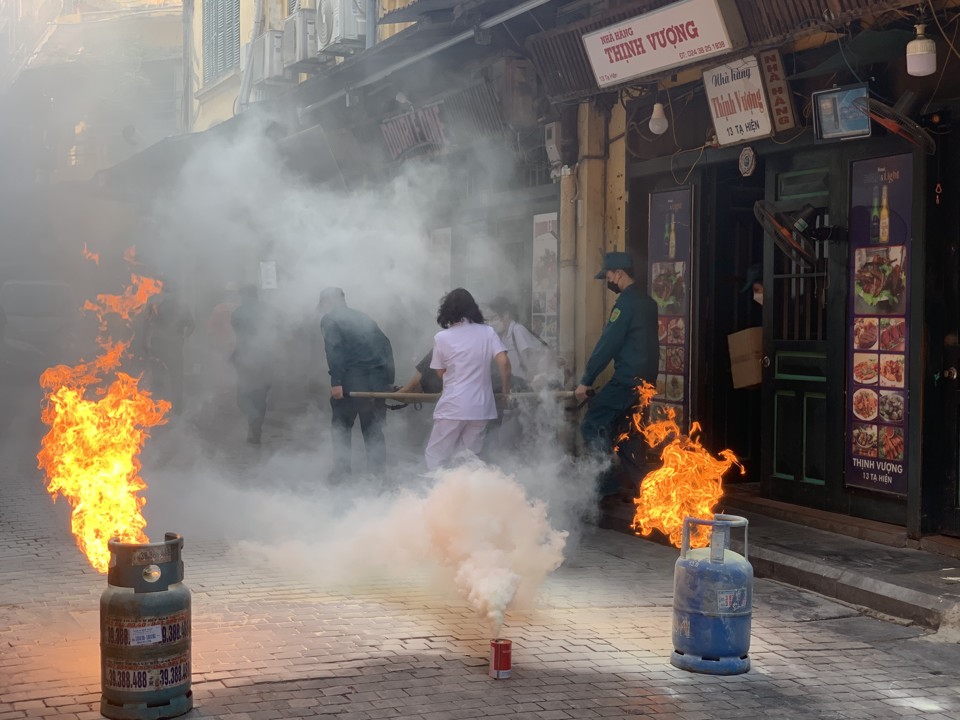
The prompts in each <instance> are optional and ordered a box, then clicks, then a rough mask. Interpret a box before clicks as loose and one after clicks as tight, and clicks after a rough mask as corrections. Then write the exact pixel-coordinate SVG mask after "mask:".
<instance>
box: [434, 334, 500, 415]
mask: <svg viewBox="0 0 960 720" xmlns="http://www.w3.org/2000/svg"><path fill="white" fill-rule="evenodd" d="M505 351H506V348H505V347H504V346H503V342H502V341H501V340H500V338H499V336H498V335H497V333H496V331H495V330H494V329H493V328H492V327H490V326H489V325H483V324H476V323H472V322H468V321H466V320H463V321H461V322H458V323H456V324H455V325H451V326H450V327H449V328H447V329H446V330H441V331H440V332H438V333H437V334H436V335H435V336H434V338H433V359H432V360H431V361H430V367H431V368H433V369H434V370H443V371H444V373H443V394H442V395H441V396H440V399H439V400H438V401H437V407H436V409H435V410H434V411H433V417H435V418H437V419H441V420H493V419H495V418H496V417H497V404H496V401H495V400H494V398H493V384H492V382H491V379H490V362H491V361H492V360H493V358H494V357H496V356H497V355H498V354H500V353H502V352H505Z"/></svg>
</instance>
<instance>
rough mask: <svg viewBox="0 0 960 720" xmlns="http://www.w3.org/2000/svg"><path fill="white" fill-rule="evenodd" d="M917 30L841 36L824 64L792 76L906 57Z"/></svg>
mask: <svg viewBox="0 0 960 720" xmlns="http://www.w3.org/2000/svg"><path fill="white" fill-rule="evenodd" d="M914 37H915V34H914V33H913V32H912V31H910V30H898V29H896V28H893V29H890V30H864V31H863V32H862V33H860V34H859V35H855V36H854V37H852V38H850V39H849V40H846V39H843V38H840V39H839V40H838V41H837V43H835V45H834V47H835V48H836V50H837V52H836V53H834V54H833V55H831V56H830V57H829V58H827V59H826V60H824V61H823V62H821V63H820V64H818V65H816V66H814V67H812V68H810V69H809V70H804V71H803V72H799V73H796V74H795V75H791V76H790V77H789V78H788V79H790V80H802V79H803V78H809V77H817V76H819V75H830V74H832V73H837V72H843V71H845V70H849V69H851V68H857V67H864V66H866V65H873V64H875V63H884V64H886V63H889V62H890V61H891V60H894V59H896V58H902V57H903V53H904V49H905V48H906V47H907V43H908V42H910V41H911V40H913V38H914Z"/></svg>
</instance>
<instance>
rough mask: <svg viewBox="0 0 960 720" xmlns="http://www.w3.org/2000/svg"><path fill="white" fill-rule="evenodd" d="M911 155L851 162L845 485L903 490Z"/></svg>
mask: <svg viewBox="0 0 960 720" xmlns="http://www.w3.org/2000/svg"><path fill="white" fill-rule="evenodd" d="M912 168H913V156H912V155H894V156H890V157H882V158H872V159H870V160H860V161H858V162H855V163H853V172H852V178H851V193H850V198H851V199H850V202H851V208H850V293H851V294H852V297H851V298H850V301H849V302H848V306H849V308H850V316H849V327H848V334H847V348H848V353H847V355H848V357H847V360H848V368H849V370H848V377H847V412H846V418H847V452H846V464H847V468H846V469H847V472H846V484H847V485H848V486H850V487H859V488H866V489H869V490H878V491H881V492H887V493H894V494H897V495H905V494H906V492H907V470H906V468H907V450H908V448H907V425H906V423H907V417H908V412H907V408H908V405H909V401H910V391H909V388H908V387H907V384H906V378H907V369H908V368H907V363H908V357H909V352H908V343H909V342H911V341H912V338H911V337H910V333H909V332H908V330H909V327H908V322H907V318H908V317H909V309H910V285H909V282H908V280H907V278H908V276H909V273H908V272H907V270H908V267H909V263H910V242H911V234H912V231H911V228H912V217H911V214H912V207H913V174H912Z"/></svg>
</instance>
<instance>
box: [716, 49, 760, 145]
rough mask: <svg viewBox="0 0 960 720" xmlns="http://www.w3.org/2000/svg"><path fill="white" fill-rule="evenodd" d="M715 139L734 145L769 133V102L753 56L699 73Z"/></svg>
mask: <svg viewBox="0 0 960 720" xmlns="http://www.w3.org/2000/svg"><path fill="white" fill-rule="evenodd" d="M703 84H704V86H705V87H706V90H707V104H708V105H709V106H710V115H711V116H713V127H714V129H715V130H716V131H717V142H719V143H720V144H721V145H735V144H736V143H742V142H747V141H748V140H756V139H758V138H765V137H768V136H770V135H772V134H773V121H772V120H771V117H770V105H769V103H768V102H767V95H766V93H765V92H764V89H763V78H762V77H761V74H760V63H759V61H758V60H757V57H756V56H755V55H750V56H748V57H745V58H740V59H739V60H736V61H734V62H732V63H728V64H727V65H721V66H720V67H715V68H711V69H709V70H707V71H706V72H704V73H703Z"/></svg>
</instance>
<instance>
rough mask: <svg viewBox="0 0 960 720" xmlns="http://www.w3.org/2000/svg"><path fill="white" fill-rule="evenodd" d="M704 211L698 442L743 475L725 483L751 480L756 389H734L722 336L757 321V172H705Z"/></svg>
mask: <svg viewBox="0 0 960 720" xmlns="http://www.w3.org/2000/svg"><path fill="white" fill-rule="evenodd" d="M707 174H708V177H706V178H705V183H704V188H705V205H706V209H707V217H708V218H710V220H711V226H710V227H708V228H706V237H712V238H713V241H712V242H707V243H704V246H703V250H702V258H703V262H702V263H701V272H700V284H701V287H703V288H704V289H705V292H704V294H703V296H702V298H703V300H706V301H707V302H704V303H702V304H701V311H700V313H699V314H700V318H701V320H700V323H699V325H700V328H701V330H702V332H703V337H704V340H705V342H704V343H703V345H702V350H703V352H702V356H703V359H704V362H703V363H702V365H701V370H700V372H701V373H702V375H703V376H704V377H705V379H706V386H707V387H708V388H709V392H706V393H704V394H703V397H702V398H701V401H700V402H701V408H702V410H701V412H700V413H699V417H701V418H703V420H704V421H705V422H703V427H704V429H703V433H704V441H705V442H706V443H707V445H708V446H709V447H710V448H711V449H713V450H719V449H722V448H729V449H731V450H733V452H734V454H735V455H736V456H737V458H738V459H739V460H740V461H741V462H742V463H743V465H744V468H745V470H746V474H744V475H740V474H739V473H729V474H728V475H727V476H726V478H725V480H724V481H725V482H727V483H735V482H759V481H760V472H761V462H760V460H761V442H760V438H761V432H760V430H761V424H762V409H761V389H760V386H759V385H755V386H752V387H740V388H735V387H734V383H733V376H732V370H731V361H730V352H729V349H728V342H727V336H728V335H730V334H731V333H735V332H738V331H741V330H745V329H747V328H756V327H760V326H761V325H762V323H763V309H762V306H761V305H760V304H759V303H758V302H756V301H755V300H754V292H753V290H754V284H755V283H757V285H758V287H759V284H760V283H761V282H762V280H763V277H762V273H763V231H762V229H761V228H760V225H759V224H758V223H757V222H756V220H755V219H754V216H753V205H754V203H755V202H756V201H757V200H760V199H762V198H763V196H764V178H763V173H762V171H758V172H756V173H754V174H753V175H751V176H749V177H743V176H742V175H741V174H740V171H739V169H738V167H737V163H736V162H730V163H722V164H718V165H716V166H714V167H712V168H711V169H709V170H708V171H707Z"/></svg>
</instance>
